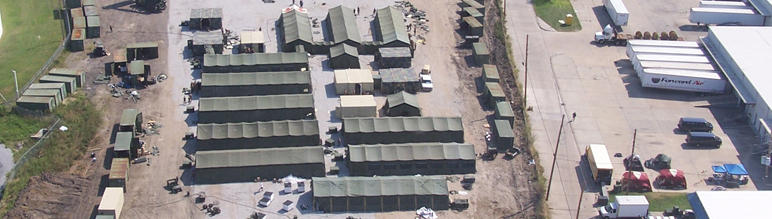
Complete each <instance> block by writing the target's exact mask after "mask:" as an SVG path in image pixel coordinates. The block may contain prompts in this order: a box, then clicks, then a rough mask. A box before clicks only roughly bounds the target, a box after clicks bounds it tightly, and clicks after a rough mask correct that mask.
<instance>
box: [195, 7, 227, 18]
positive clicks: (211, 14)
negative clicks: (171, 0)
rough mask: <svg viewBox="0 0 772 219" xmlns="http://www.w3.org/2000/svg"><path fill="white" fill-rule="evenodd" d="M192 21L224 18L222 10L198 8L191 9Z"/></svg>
mask: <svg viewBox="0 0 772 219" xmlns="http://www.w3.org/2000/svg"><path fill="white" fill-rule="evenodd" d="M190 18H191V19H202V18H222V8H196V9H190Z"/></svg>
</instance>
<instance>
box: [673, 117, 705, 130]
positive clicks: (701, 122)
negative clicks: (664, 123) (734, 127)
mask: <svg viewBox="0 0 772 219" xmlns="http://www.w3.org/2000/svg"><path fill="white" fill-rule="evenodd" d="M678 129H681V130H684V131H688V132H712V131H713V124H712V123H710V122H708V121H707V120H705V119H703V118H689V117H683V118H681V119H679V120H678Z"/></svg>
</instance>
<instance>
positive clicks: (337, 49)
mask: <svg viewBox="0 0 772 219" xmlns="http://www.w3.org/2000/svg"><path fill="white" fill-rule="evenodd" d="M343 54H347V55H350V56H353V57H358V56H359V52H358V51H357V48H356V47H353V46H350V45H348V44H345V43H342V44H338V45H337V46H333V47H330V58H334V57H338V56H341V55H343Z"/></svg>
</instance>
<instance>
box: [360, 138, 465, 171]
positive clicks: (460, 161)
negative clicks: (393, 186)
mask: <svg viewBox="0 0 772 219" xmlns="http://www.w3.org/2000/svg"><path fill="white" fill-rule="evenodd" d="M348 151H349V155H348V168H349V174H351V175H352V176H373V175H379V176H391V175H416V174H420V175H440V174H443V175H444V174H466V173H474V172H476V170H475V159H476V158H477V155H476V154H475V153H474V145H471V144H465V143H436V142H434V143H406V144H376V145H349V146H348Z"/></svg>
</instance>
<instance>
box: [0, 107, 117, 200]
mask: <svg viewBox="0 0 772 219" xmlns="http://www.w3.org/2000/svg"><path fill="white" fill-rule="evenodd" d="M68 98H69V97H68ZM72 98H74V99H73V100H71V101H69V102H68V103H67V104H65V105H60V106H58V107H57V109H56V110H54V114H55V115H56V116H58V117H60V118H62V121H60V123H59V124H60V125H63V126H67V127H68V128H69V130H67V131H66V132H61V131H58V130H55V131H54V132H53V133H52V134H51V135H50V136H49V137H48V140H47V141H46V142H45V143H44V145H42V146H43V148H42V149H41V150H40V151H39V152H38V153H37V154H35V155H34V158H33V159H30V160H29V161H27V163H26V164H24V165H23V166H21V167H20V168H19V169H17V172H16V176H15V177H14V179H12V180H10V181H8V183H7V184H6V187H5V191H4V193H3V199H2V201H1V202H0V206H3V207H2V208H0V215H5V213H7V212H8V210H10V209H11V208H13V207H14V204H15V203H16V199H17V198H18V196H19V193H20V192H21V190H23V189H24V187H26V186H27V183H28V182H29V179H30V177H32V176H37V175H39V174H41V173H46V172H58V171H64V170H67V169H69V168H70V166H71V165H72V164H73V162H74V161H75V160H77V159H80V158H82V157H83V154H84V153H85V151H86V149H87V147H88V145H89V143H90V142H91V140H92V139H93V138H94V134H95V133H96V132H97V129H98V128H99V127H100V126H101V125H102V122H103V121H102V111H101V110H99V109H97V108H96V106H95V105H94V104H93V103H92V102H91V101H90V100H89V99H88V98H87V97H86V96H85V95H83V94H75V95H74V97H72Z"/></svg>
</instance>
